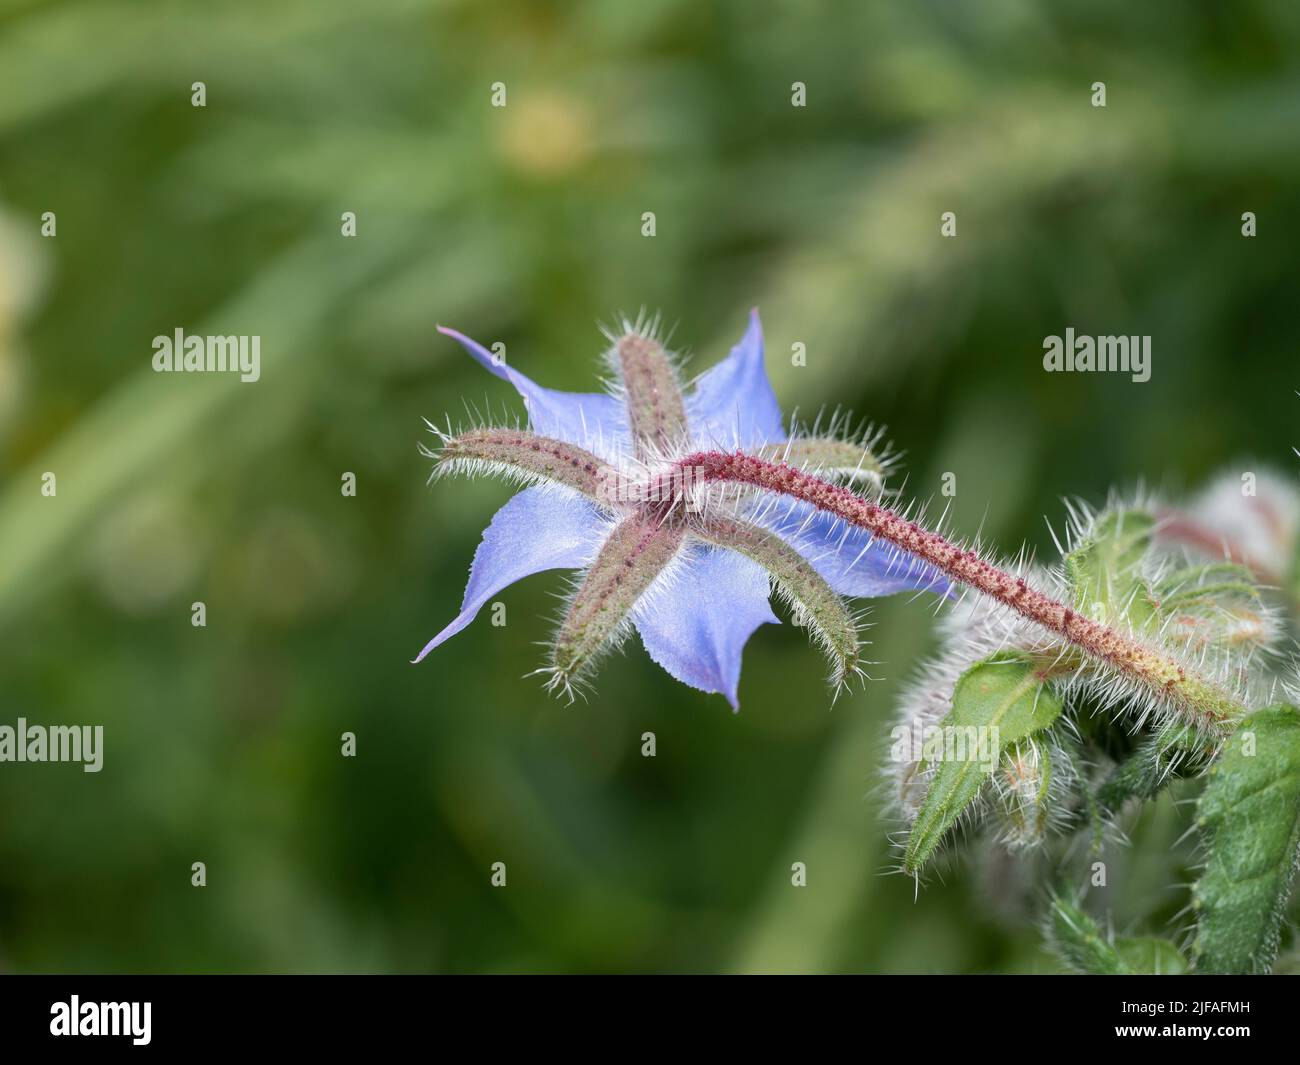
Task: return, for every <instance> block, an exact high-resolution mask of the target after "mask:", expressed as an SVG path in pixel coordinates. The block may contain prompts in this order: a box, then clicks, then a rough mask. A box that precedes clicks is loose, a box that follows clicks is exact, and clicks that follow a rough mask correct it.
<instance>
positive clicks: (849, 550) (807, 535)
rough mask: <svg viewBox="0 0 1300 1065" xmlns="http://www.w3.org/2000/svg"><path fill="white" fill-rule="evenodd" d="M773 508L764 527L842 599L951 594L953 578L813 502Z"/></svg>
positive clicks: (779, 502)
mask: <svg viewBox="0 0 1300 1065" xmlns="http://www.w3.org/2000/svg"><path fill="white" fill-rule="evenodd" d="M770 506H771V509H770V510H769V511H768V512H767V513H766V515H765V516H763V517H761V518H759V519H758V520H759V523H760V524H762V525H765V526H766V527H767V528H769V529H771V530H772V531H773V532H775V533H777V534H778V535H780V536H781V537H783V538H784V539H785V540H786V541H787V542H789V543H790V544H791V546H793V547H794V548H795V550H797V551H798V552H799V553H800V554H801V555H803V556H804V558H806V559H807V560H808V561H809V562H811V563H812V565H813V568H814V569H815V570H816V571H817V572H818V573H820V574H821V575H822V577H824V578H825V580H826V583H827V584H829V585H830V586H831V587H832V588H834V589H835V591H837V592H839V593H840V595H848V596H861V597H867V596H879V595H893V594H894V593H895V592H908V591H931V592H934V593H935V594H936V595H941V596H947V595H949V594H950V592H951V588H950V586H949V584H948V579H947V578H946V577H944V575H943V574H942V573H940V572H939V571H938V570H936V569H934V567H932V566H929V565H927V564H925V563H923V562H921V561H920V560H918V559H917V558H916V556H914V555H909V554H907V553H906V552H903V551H899V550H898V549H897V548H896V547H894V546H893V545H892V544H887V543H885V542H883V541H881V540H875V541H873V540H872V537H871V534H870V533H869V532H867V531H866V530H865V529H859V528H858V527H857V526H855V525H849V524H848V523H846V522H844V521H843V520H841V519H840V518H837V517H835V516H834V515H831V514H827V513H826V512H825V511H822V510H818V509H817V508H816V507H814V506H812V505H811V504H809V503H802V502H796V503H790V502H786V501H778V502H776V503H775V504H771V505H770Z"/></svg>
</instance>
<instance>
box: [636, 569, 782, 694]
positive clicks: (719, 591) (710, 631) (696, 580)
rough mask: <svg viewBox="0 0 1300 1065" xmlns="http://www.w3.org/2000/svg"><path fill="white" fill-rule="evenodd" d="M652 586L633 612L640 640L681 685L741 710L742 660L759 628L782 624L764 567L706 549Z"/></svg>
mask: <svg viewBox="0 0 1300 1065" xmlns="http://www.w3.org/2000/svg"><path fill="white" fill-rule="evenodd" d="M686 551H687V552H688V554H687V555H686V556H685V557H684V558H682V559H681V560H680V561H679V562H678V563H677V564H676V565H675V566H674V571H673V572H670V573H668V574H667V576H666V579H665V580H664V584H663V585H662V586H661V587H658V588H653V587H652V588H651V590H650V591H649V592H648V593H647V595H646V597H645V599H644V600H643V601H642V602H641V603H640V604H638V605H637V608H636V611H635V613H634V615H633V620H634V621H635V622H636V627H637V630H638V631H639V632H640V633H641V642H642V643H643V644H645V649H646V651H647V652H648V653H649V655H650V657H651V658H653V659H654V660H655V661H656V662H657V663H658V664H659V665H661V666H662V667H663V668H664V669H665V670H667V671H668V672H669V673H670V674H672V675H673V676H674V677H676V678H677V679H678V680H680V681H681V682H682V683H683V684H689V685H690V686H691V687H692V688H698V689H700V691H705V692H721V693H722V694H723V695H725V696H726V697H727V701H728V702H729V703H731V708H732V709H733V710H739V709H740V704H739V702H738V700H737V698H736V689H737V687H738V686H739V684H740V656H741V652H742V651H743V650H744V648H745V643H746V641H747V640H748V639H749V637H750V635H751V634H752V633H753V631H754V630H755V629H756V628H758V627H759V626H760V625H764V624H767V623H768V622H774V623H776V624H778V625H779V624H780V622H779V621H778V620H777V617H776V615H775V614H773V613H772V608H771V607H770V606H768V595H769V588H768V581H767V574H766V573H765V572H764V571H763V568H762V567H761V566H759V565H757V564H756V563H754V562H751V561H750V560H749V559H747V558H745V557H744V556H743V555H738V554H736V553H735V552H734V551H726V550H723V549H721V548H716V547H706V546H705V545H704V544H700V543H694V544H690V545H689V546H688V547H687V548H686Z"/></svg>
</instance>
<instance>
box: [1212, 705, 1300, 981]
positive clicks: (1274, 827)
mask: <svg viewBox="0 0 1300 1065" xmlns="http://www.w3.org/2000/svg"><path fill="white" fill-rule="evenodd" d="M1209 776H1210V781H1209V783H1208V784H1207V785H1206V787H1205V791H1204V792H1203V793H1202V795H1201V799H1200V802H1199V804H1198V806H1197V823H1198V824H1199V825H1200V826H1201V828H1202V830H1203V831H1204V833H1205V841H1206V847H1207V851H1208V854H1209V860H1208V861H1207V862H1206V866H1205V871H1204V873H1203V874H1202V875H1201V879H1200V880H1199V881H1198V882H1197V884H1196V888H1195V890H1194V894H1193V906H1194V907H1195V909H1196V911H1197V926H1196V940H1195V944H1194V947H1195V951H1194V953H1195V958H1196V969H1197V971H1198V972H1211V973H1259V972H1267V971H1268V970H1269V969H1270V968H1271V967H1272V964H1273V961H1274V960H1275V959H1276V957H1277V950H1278V938H1279V935H1278V929H1279V927H1280V926H1281V923H1282V917H1283V913H1284V910H1285V908H1286V900H1287V896H1288V894H1289V893H1290V888H1291V878H1292V874H1293V873H1294V872H1295V866H1296V858H1297V851H1298V850H1300V710H1297V709H1296V708H1295V707H1293V706H1284V705H1279V706H1272V707H1269V708H1268V709H1266V710H1259V711H1256V712H1255V713H1253V714H1251V715H1250V716H1249V717H1247V718H1245V719H1243V720H1242V722H1241V723H1240V725H1238V727H1237V730H1236V732H1234V733H1233V734H1232V736H1231V737H1230V738H1229V739H1228V742H1227V745H1226V747H1225V748H1224V751H1223V754H1222V755H1220V757H1219V760H1218V761H1217V762H1216V763H1215V764H1214V766H1213V767H1212V768H1211V769H1210V773H1209Z"/></svg>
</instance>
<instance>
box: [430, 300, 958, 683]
mask: <svg viewBox="0 0 1300 1065" xmlns="http://www.w3.org/2000/svg"><path fill="white" fill-rule="evenodd" d="M439 330H440V331H441V332H443V333H445V334H446V335H448V336H450V337H452V338H453V339H455V340H457V341H458V342H459V343H460V344H461V345H462V346H463V347H464V348H465V350H466V351H468V352H469V354H470V355H472V356H473V357H474V358H475V359H477V360H478V362H480V363H481V364H482V365H483V366H484V367H485V368H486V369H488V370H489V371H491V372H492V373H493V374H495V375H496V376H497V377H500V378H502V379H504V380H506V381H509V382H510V384H512V385H513V386H514V387H515V389H516V390H517V391H518V392H519V394H520V395H521V396H522V397H523V400H524V404H525V406H526V407H527V409H528V417H529V429H527V430H525V429H522V428H498V427H491V426H478V427H474V428H471V429H468V430H466V431H463V432H459V433H455V434H453V433H452V431H451V429H450V427H448V429H447V430H445V431H444V430H440V429H438V428H436V427H435V426H433V425H432V424H430V426H429V428H430V429H431V430H432V431H433V432H435V433H436V434H437V435H438V436H439V437H440V439H441V441H442V447H441V448H440V449H439V450H438V451H436V452H435V451H430V450H428V449H423V450H424V451H425V453H426V454H427V455H428V456H429V457H431V458H434V459H436V460H437V465H436V466H435V467H434V471H433V475H432V476H433V477H438V476H443V475H447V474H452V473H468V474H478V473H492V474H498V475H503V476H506V477H508V478H511V479H513V480H515V481H517V482H519V483H522V484H524V485H526V486H527V487H526V488H525V489H524V491H522V492H520V493H519V494H518V495H516V496H515V497H514V498H513V499H511V500H510V502H508V503H507V504H506V505H505V506H504V507H502V508H501V509H500V510H499V511H498V512H497V514H496V516H495V517H494V518H493V519H492V523H491V524H490V525H489V526H488V527H487V529H486V530H485V531H484V533H483V542H482V543H481V544H480V545H479V548H478V551H477V552H476V553H475V555H474V563H473V566H472V567H471V569H470V578H469V585H468V587H467V588H466V589H465V598H464V602H463V603H462V605H461V611H460V613H459V614H458V615H457V616H456V618H455V620H453V621H452V622H451V624H449V625H448V626H447V627H446V628H445V629H443V630H442V631H441V632H440V633H438V635H437V636H435V637H434V638H433V639H432V640H430V641H429V642H428V644H427V645H425V647H424V649H423V650H422V651H421V652H420V654H419V655H418V656H417V657H416V659H415V661H416V662H419V661H421V660H422V659H423V658H424V657H425V656H426V655H428V654H429V652H430V651H432V650H433V649H434V648H435V647H437V646H438V645H439V644H441V643H443V642H444V641H445V640H447V639H449V638H450V637H452V636H454V635H455V634H456V633H458V632H459V631H460V630H461V629H463V628H464V627H465V626H466V625H468V624H469V623H470V622H471V621H472V620H473V619H474V616H475V615H476V614H477V613H478V611H479V610H480V609H481V608H482V606H483V604H484V603H486V602H487V601H488V600H489V599H491V598H492V596H494V595H496V594H497V593H498V592H499V591H501V589H503V588H505V587H506V586H507V585H510V584H513V583H514V582H515V581H518V580H521V579H522V578H524V577H527V576H529V575H530V574H533V573H538V572H540V571H542V570H548V569H577V570H580V571H581V573H580V575H579V577H578V578H577V580H576V581H575V582H574V585H573V589H572V592H571V594H570V595H569V596H568V599H567V602H566V604H565V607H564V611H563V616H562V619H561V621H560V624H559V628H558V630H557V631H556V633H555V636H554V639H553V641H552V643H551V649H550V656H549V661H548V662H547V664H546V665H545V667H543V669H541V670H539V672H541V673H544V674H546V675H547V677H548V681H547V686H548V688H550V689H551V690H554V691H559V692H561V693H563V694H565V695H567V696H569V698H570V699H572V697H573V692H574V690H575V687H577V686H579V685H580V684H581V683H582V682H583V680H584V679H585V678H586V676H587V675H588V674H589V672H590V671H591V669H592V667H593V665H594V663H595V662H596V660H597V659H598V657H599V656H600V655H601V653H603V652H604V651H606V650H608V649H609V648H611V647H614V646H616V645H617V644H619V643H620V642H621V641H622V640H623V639H624V638H625V637H626V636H627V635H628V634H629V633H630V631H631V630H632V629H634V628H635V629H636V631H637V632H638V633H640V636H641V641H642V643H643V644H644V645H645V649H646V651H647V652H648V653H649V655H650V657H651V658H652V659H654V661H655V662H657V663H658V664H659V665H660V666H662V667H663V668H664V669H665V670H667V672H669V673H670V674H672V676H674V677H676V678H677V679H678V680H680V681H682V682H683V683H685V684H689V685H690V686H691V687H694V688H698V689H700V690H701V691H705V692H720V693H722V694H723V695H725V696H726V697H727V699H728V701H729V702H730V703H731V705H732V707H733V708H738V700H737V686H738V684H739V681H740V660H741V652H742V651H743V649H744V646H745V643H746V641H748V639H749V637H750V635H751V634H752V633H753V632H754V630H755V629H757V628H758V626H760V625H763V624H766V623H769V622H773V623H778V624H779V622H778V621H777V618H776V616H775V615H774V614H773V613H772V610H771V607H770V605H769V598H770V595H771V592H772V590H773V589H775V591H776V593H777V594H778V596H780V597H781V598H782V599H783V600H785V601H786V602H787V603H788V604H789V605H790V607H791V609H792V612H793V615H794V618H795V620H796V621H797V623H799V624H801V625H803V626H805V627H807V629H808V630H809V633H810V635H811V636H812V638H813V640H814V642H816V643H817V644H818V645H819V646H820V647H821V649H822V650H823V651H824V652H825V653H826V655H827V656H828V658H829V659H830V664H831V672H830V683H831V685H832V688H833V689H834V690H835V691H838V690H839V689H840V688H841V687H842V686H843V685H844V684H845V683H846V682H847V681H848V680H849V678H851V677H852V676H854V675H860V674H861V672H862V665H861V658H860V652H861V636H860V632H859V619H858V618H857V617H856V616H855V615H854V613H853V612H852V611H851V610H850V608H849V606H848V605H847V604H846V602H845V601H844V598H842V597H844V596H850V597H863V596H880V595H889V594H891V593H894V592H898V591H904V590H909V589H929V590H932V591H936V592H938V593H940V594H946V593H947V590H948V585H947V581H946V579H945V578H944V577H943V576H942V575H941V574H940V573H938V571H936V570H934V569H932V568H931V567H929V566H927V565H925V564H924V563H921V562H919V561H918V560H917V559H916V558H915V556H913V555H910V554H905V553H902V552H900V551H899V550H898V549H897V548H895V547H893V546H891V545H889V544H887V543H885V542H883V541H876V540H874V539H873V537H872V536H871V534H870V533H869V532H867V531H865V530H863V529H861V528H857V527H854V526H850V525H848V524H846V523H845V522H843V521H841V520H840V519H839V518H836V517H834V516H832V515H829V514H826V513H825V512H824V511H820V510H817V509H816V508H814V507H813V506H811V505H810V504H809V503H807V502H803V501H800V500H791V499H789V498H783V497H781V496H777V495H770V494H768V493H765V492H763V491H762V490H761V489H759V488H755V487H753V486H747V485H740V484H718V483H714V482H710V481H706V480H705V478H703V477H698V478H696V477H693V476H692V468H691V466H690V465H689V464H684V462H683V460H684V459H687V457H688V456H690V455H693V454H699V453H701V452H705V451H709V450H716V449H719V448H726V449H728V450H730V451H732V452H734V453H739V454H751V455H753V456H756V457H760V458H763V459H765V460H766V461H767V462H768V463H774V464H779V465H780V466H781V467H782V468H787V467H793V468H797V469H800V470H803V471H805V472H808V473H811V474H814V475H816V476H819V477H822V478H824V479H826V481H827V482H828V483H837V484H842V485H846V486H849V487H853V488H855V489H858V490H861V491H866V492H878V491H880V489H881V487H882V484H883V479H884V476H885V474H886V472H887V468H888V459H887V457H886V456H883V455H880V454H878V453H877V452H876V450H875V445H876V444H877V443H878V439H879V438H878V436H876V435H872V434H869V433H859V434H857V435H853V436H847V435H845V434H843V433H840V432H837V431H836V429H837V428H838V427H837V426H836V425H834V424H833V425H832V427H831V431H830V432H828V433H824V434H823V433H820V432H818V431H817V430H816V428H815V427H814V429H812V430H810V431H807V432H801V431H796V430H794V429H793V427H792V431H791V432H790V433H789V434H787V433H786V432H785V430H784V429H783V428H782V419H781V410H780V408H779V406H778V405H777V401H776V396H775V395H774V394H773V391H772V386H771V384H770V382H769V381H768V379H767V373H766V370H765V369H764V366H763V334H762V329H761V326H760V324H759V320H758V312H757V311H755V312H753V313H752V314H751V317H750V323H749V328H748V329H747V330H746V332H745V335H744V336H743V337H742V338H741V341H740V343H739V344H737V345H736V346H735V347H734V348H733V349H732V351H731V354H730V355H729V356H728V357H727V358H726V359H724V360H723V361H722V362H721V363H719V364H718V365H717V366H715V367H713V368H712V369H711V370H709V371H707V372H706V373H704V374H702V375H701V376H700V377H699V378H698V379H697V380H696V381H695V382H694V385H693V387H692V388H691V389H690V390H689V391H684V390H683V388H682V385H681V381H680V377H679V373H678V368H677V365H676V363H675V361H674V360H673V358H672V357H671V356H670V355H669V354H668V352H666V351H665V350H664V347H663V345H662V344H661V343H660V342H659V340H658V339H657V338H656V336H655V328H654V324H653V323H651V324H650V325H648V326H646V325H644V324H643V323H642V322H640V321H638V322H637V323H635V324H632V323H628V322H624V323H623V330H622V333H621V334H617V335H616V334H610V336H609V339H610V341H611V348H610V350H609V354H608V359H609V364H610V370H611V372H612V374H613V380H612V382H611V386H610V389H609V391H608V392H606V393H569V392H556V391H552V390H551V389H546V388H542V387H541V386H539V385H537V384H535V383H534V382H533V381H531V380H529V379H528V378H527V377H525V376H524V375H523V374H521V373H520V372H519V371H518V370H515V369H514V368H513V367H511V366H508V365H506V364H505V363H504V362H503V361H502V360H501V359H499V358H495V357H494V356H493V355H492V354H491V353H489V352H488V351H487V350H485V349H484V348H483V347H482V346H481V345H479V344H477V343H475V342H474V341H473V340H470V339H469V338H468V337H466V336H463V335H461V334H460V333H457V332H455V331H454V330H450V329H444V328H442V327H441V326H440V327H439ZM431 479H432V477H431Z"/></svg>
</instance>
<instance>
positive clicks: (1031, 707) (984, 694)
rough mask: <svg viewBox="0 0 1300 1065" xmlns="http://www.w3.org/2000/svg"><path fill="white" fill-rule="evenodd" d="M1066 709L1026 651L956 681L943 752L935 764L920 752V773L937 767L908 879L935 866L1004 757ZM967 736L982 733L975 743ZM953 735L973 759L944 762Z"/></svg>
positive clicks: (980, 665)
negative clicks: (938, 851) (953, 830)
mask: <svg viewBox="0 0 1300 1065" xmlns="http://www.w3.org/2000/svg"><path fill="white" fill-rule="evenodd" d="M1061 709H1062V704H1061V700H1060V699H1059V698H1058V697H1057V695H1056V694H1055V693H1054V692H1053V691H1052V689H1051V688H1050V687H1049V686H1048V685H1047V683H1046V682H1045V681H1044V680H1043V678H1042V676H1041V675H1040V673H1039V672H1038V665H1037V663H1036V662H1035V660H1034V659H1032V658H1031V657H1030V656H1029V655H1026V654H1022V653H1020V652H1015V651H999V652H998V653H997V654H994V655H991V656H990V657H988V658H986V659H984V660H983V661H981V662H976V663H975V664H974V665H973V666H971V667H970V668H969V669H967V670H966V672H965V673H963V674H962V675H961V676H960V677H959V678H958V679H957V683H956V685H955V686H954V688H953V693H952V709H950V710H949V711H948V713H947V714H946V715H945V716H944V719H943V721H942V722H940V727H941V731H940V733H939V734H938V736H939V739H940V740H941V741H943V742H944V747H943V748H941V749H940V750H939V751H938V752H937V753H938V755H939V756H938V757H937V758H936V757H934V756H933V755H934V753H935V752H930V751H929V750H926V749H923V751H922V759H921V763H922V767H923V768H924V767H925V766H927V765H929V764H931V763H933V764H934V765H935V772H934V777H933V779H932V780H931V781H930V787H929V789H928V790H927V792H926V795H925V801H924V802H923V803H922V804H921V810H920V812H919V813H918V814H917V815H916V820H915V821H913V823H912V830H911V833H910V834H909V835H908V838H907V849H906V851H905V853H904V857H903V867H904V869H905V870H906V871H907V872H909V873H915V872H917V871H918V870H919V869H921V867H922V866H924V865H925V863H926V862H927V861H929V859H930V857H931V856H932V855H933V854H934V851H935V848H937V847H938V845H939V842H940V840H942V839H943V837H944V835H945V834H946V833H947V832H948V830H949V829H951V828H952V827H953V825H955V824H956V823H957V821H958V819H959V818H960V817H961V815H962V814H963V813H964V812H965V811H966V810H967V809H968V808H969V807H970V805H971V803H973V802H974V801H975V799H976V798H977V797H978V795H979V792H980V788H981V786H983V784H984V783H985V781H986V780H987V779H988V776H989V774H990V772H991V771H992V770H993V769H995V768H996V767H997V765H998V763H999V762H1000V760H1001V757H1002V753H1003V751H1005V750H1006V749H1007V748H1008V747H1009V746H1010V745H1011V744H1014V743H1016V742H1017V741H1019V740H1023V739H1025V738H1026V737H1028V736H1031V735H1033V734H1034V733H1037V732H1041V731H1042V730H1043V729H1046V728H1048V727H1049V726H1050V725H1052V724H1053V723H1054V722H1055V721H1056V719H1057V718H1058V717H1060V715H1061ZM951 729H959V730H961V731H960V732H951V731H949V730H951ZM967 730H977V731H976V732H975V735H974V736H973V737H971V735H970V733H969V732H968V731H967ZM978 730H982V731H978ZM948 736H953V737H954V739H955V740H957V739H965V740H968V742H967V743H966V750H964V751H963V752H961V753H964V754H967V755H968V756H967V757H945V755H946V754H948V753H949V752H948V750H947V743H946V738H947V737H948ZM972 747H973V750H972ZM953 752H954V753H956V744H955V743H954V746H953Z"/></svg>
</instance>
